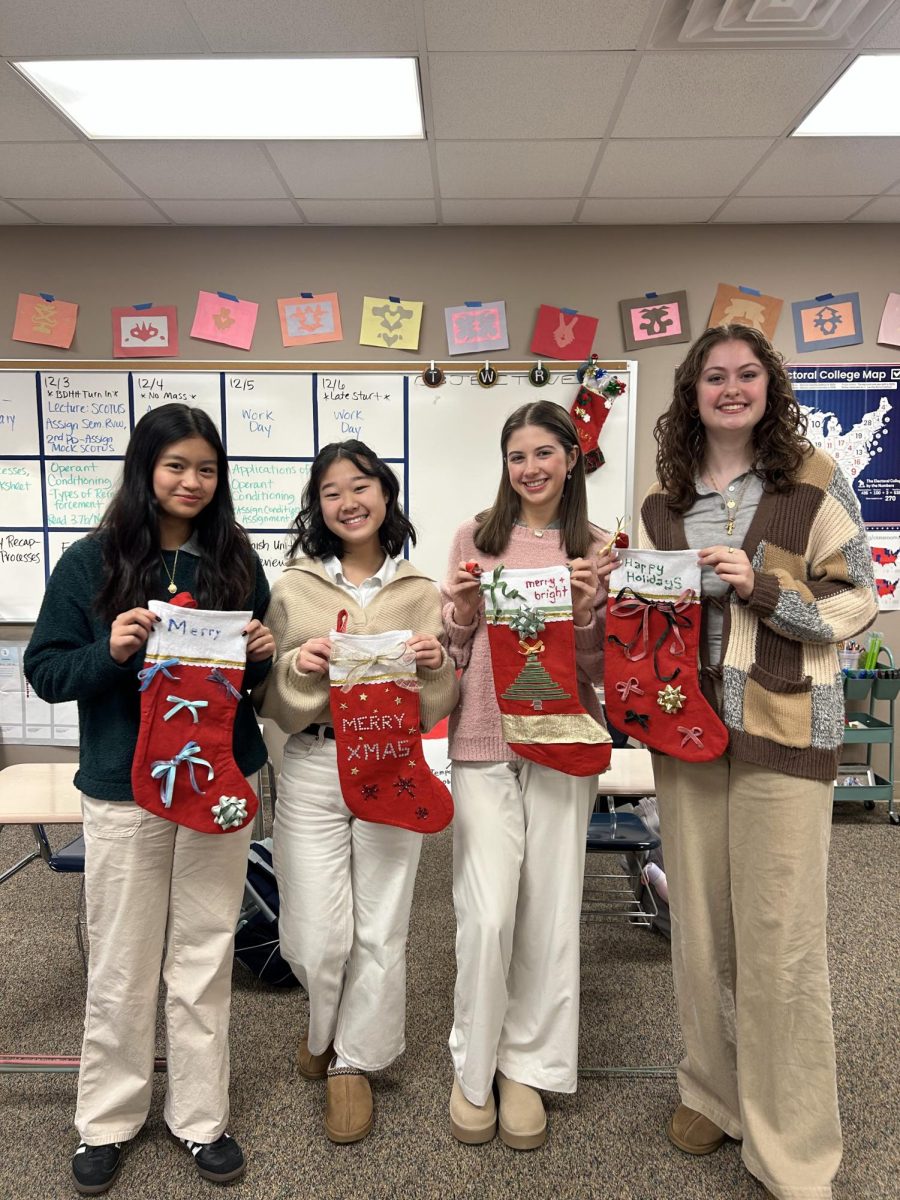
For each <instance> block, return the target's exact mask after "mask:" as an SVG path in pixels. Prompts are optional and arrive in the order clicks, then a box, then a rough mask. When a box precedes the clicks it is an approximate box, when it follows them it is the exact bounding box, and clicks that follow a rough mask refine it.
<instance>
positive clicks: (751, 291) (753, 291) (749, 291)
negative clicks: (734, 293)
mask: <svg viewBox="0 0 900 1200" xmlns="http://www.w3.org/2000/svg"><path fill="white" fill-rule="evenodd" d="M738 291H739V292H743V293H744V295H745V296H761V295H762V292H761V291H760V290H759V288H748V287H744V285H743V284H742V283H739V284H738Z"/></svg>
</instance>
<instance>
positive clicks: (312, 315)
mask: <svg viewBox="0 0 900 1200" xmlns="http://www.w3.org/2000/svg"><path fill="white" fill-rule="evenodd" d="M278 319H279V321H280V322H281V341H282V344H283V345H285V346H316V345H318V344H319V343H320V342H339V341H340V340H341V338H342V337H343V336H344V333H343V330H342V329H341V309H340V305H339V304H338V297H337V292H321V293H320V294H318V295H312V294H311V293H310V294H308V295H305V296H290V297H289V298H288V299H286V300H279V301H278Z"/></svg>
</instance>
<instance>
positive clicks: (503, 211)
mask: <svg viewBox="0 0 900 1200" xmlns="http://www.w3.org/2000/svg"><path fill="white" fill-rule="evenodd" d="M577 207H578V201H577V200H575V199H569V200H559V199H556V200H554V199H547V200H444V201H443V203H442V204H441V215H442V218H443V222H444V224H445V225H568V224H570V223H571V222H572V221H574V219H575V210H576V209H577Z"/></svg>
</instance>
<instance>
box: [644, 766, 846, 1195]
mask: <svg viewBox="0 0 900 1200" xmlns="http://www.w3.org/2000/svg"><path fill="white" fill-rule="evenodd" d="M653 768H654V774H655V777H656V789H657V793H658V799H659V815H660V828H661V833H662V839H663V857H664V860H665V870H666V875H667V877H668V881H669V902H670V906H671V913H672V965H673V971H674V976H675V991H676V995H677V999H678V1012H679V1017H680V1020H681V1029H682V1034H683V1036H684V1043H685V1047H686V1050H687V1054H686V1056H685V1058H684V1060H683V1062H682V1063H681V1065H680V1067H679V1070H678V1084H679V1090H680V1092H681V1099H682V1101H683V1103H684V1104H686V1105H688V1107H690V1108H693V1109H696V1110H697V1111H698V1112H701V1113H703V1115H704V1116H706V1117H708V1118H709V1119H710V1120H711V1121H713V1122H714V1123H715V1124H716V1125H718V1126H719V1127H720V1128H721V1129H724V1130H725V1132H726V1133H727V1134H729V1135H730V1136H731V1137H733V1138H741V1139H743V1148H742V1157H743V1160H744V1163H745V1165H746V1166H747V1168H748V1170H749V1171H750V1172H751V1174H753V1175H755V1176H756V1178H757V1179H759V1180H761V1181H762V1182H763V1183H764V1184H765V1185H766V1187H767V1188H768V1189H769V1190H770V1191H771V1192H772V1193H773V1195H775V1196H777V1197H779V1198H780V1200H811V1198H813V1197H814V1198H816V1200H820V1198H821V1200H826V1198H827V1197H830V1196H831V1181H832V1179H833V1178H834V1175H835V1172H836V1171H837V1168H838V1164H839V1163H840V1161H841V1127H840V1117H839V1115H838V1103H837V1084H836V1078H835V1058H834V1036H833V1033H832V1024H831V989H830V985H829V980H828V962H827V957H826V945H825V918H826V893H825V883H826V872H827V865H828V847H829V842H830V837H831V803H832V785H831V784H830V783H822V782H817V781H814V780H809V779H797V778H793V777H791V776H787V775H781V774H779V773H778V772H775V771H769V770H766V769H764V768H762V767H756V766H751V765H748V764H746V763H740V762H734V761H732V760H730V759H729V758H728V757H727V756H726V757H723V758H720V759H717V760H716V761H715V762H711V763H685V762H680V761H679V760H677V759H674V758H667V757H664V756H662V755H659V754H654V755H653Z"/></svg>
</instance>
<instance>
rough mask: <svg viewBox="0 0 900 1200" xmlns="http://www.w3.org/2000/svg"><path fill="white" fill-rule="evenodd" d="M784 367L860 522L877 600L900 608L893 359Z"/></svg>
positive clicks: (898, 408)
mask: <svg viewBox="0 0 900 1200" xmlns="http://www.w3.org/2000/svg"><path fill="white" fill-rule="evenodd" d="M788 374H789V375H790V377H791V382H792V384H793V386H794V391H795V393H796V395H797V400H798V401H799V403H800V407H801V409H802V411H803V413H804V414H805V416H806V418H807V420H808V422H809V427H808V431H807V432H808V435H809V438H810V441H812V442H813V443H814V444H815V445H816V446H821V448H822V449H823V450H827V451H828V453H829V454H831V455H832V456H833V457H834V458H835V459H836V460H837V462H838V465H839V466H840V468H841V470H842V471H843V472H844V475H845V476H846V477H847V479H848V480H849V481H850V483H851V485H852V487H853V490H854V492H855V493H856V496H857V499H858V500H859V503H860V507H861V509H862V515H863V520H864V521H865V523H866V526H867V529H868V536H869V544H870V546H871V547H872V559H873V562H874V566H875V582H876V586H877V588H878V597H879V604H880V607H881V608H882V609H884V610H888V609H891V610H898V609H900V589H898V583H900V567H898V561H900V365H898V364H894V363H882V364H874V365H865V364H862V363H858V364H856V363H855V364H852V365H847V366H842V365H840V364H836V363H816V364H815V365H814V366H805V365H804V366H793V367H789V368H788Z"/></svg>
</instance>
